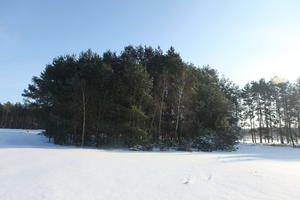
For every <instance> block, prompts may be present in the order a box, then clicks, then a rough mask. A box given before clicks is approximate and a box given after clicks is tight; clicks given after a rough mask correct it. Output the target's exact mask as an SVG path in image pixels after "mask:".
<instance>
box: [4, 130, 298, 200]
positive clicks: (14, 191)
mask: <svg viewBox="0 0 300 200" xmlns="http://www.w3.org/2000/svg"><path fill="white" fill-rule="evenodd" d="M39 132H41V131H40V130H35V131H31V130H29V131H27V130H16V129H15V130H14V129H0V199H1V200H2V199H3V200H35V199H36V200H43V199H45V200H79V199H88V200H94V199H97V200H102V199H103V200H111V199H112V200H114V199H118V200H135V199H136V200H144V199H149V200H150V199H151V200H156V199H157V200H158V199H162V200H169V199H170V200H180V199H188V200H189V199H191V200H193V199H205V200H215V199H216V200H219V199H223V200H227V199H228V200H250V199H251V200H252V199H260V200H261V199H262V200H264V199H266V200H267V199H269V200H277V199H278V200H282V199H288V200H299V199H300V173H299V170H300V149H293V148H290V147H272V146H263V145H250V144H241V145H240V147H239V150H238V151H236V152H176V151H175V152H174V151H173V152H134V151H127V150H99V149H93V148H90V149H89V148H84V149H83V148H78V147H70V146H69V147H66V146H58V145H54V144H51V143H48V140H47V138H45V137H44V136H42V135H38V133H39Z"/></svg>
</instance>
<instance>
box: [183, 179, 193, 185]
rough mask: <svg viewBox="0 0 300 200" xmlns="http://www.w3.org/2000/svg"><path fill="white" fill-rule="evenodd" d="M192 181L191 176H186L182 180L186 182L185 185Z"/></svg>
mask: <svg viewBox="0 0 300 200" xmlns="http://www.w3.org/2000/svg"><path fill="white" fill-rule="evenodd" d="M190 182H191V179H190V178H184V179H183V181H182V183H183V184H185V185H187V184H189V183H190Z"/></svg>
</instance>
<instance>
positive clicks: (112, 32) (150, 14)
mask: <svg viewBox="0 0 300 200" xmlns="http://www.w3.org/2000/svg"><path fill="white" fill-rule="evenodd" d="M299 11H300V1H298V0H106V1H104V0H103V1H102V0H85V1H83V0H45V1H40V0H19V1H17V0H1V1H0V102H6V101H11V102H22V101H23V98H22V96H21V94H22V92H23V90H24V89H26V88H27V86H28V84H29V83H31V79H32V77H33V76H39V75H40V73H41V72H42V71H43V69H44V68H45V66H46V64H49V63H51V62H52V60H53V58H55V57H57V56H60V55H66V54H77V55H78V54H79V53H80V52H82V51H85V50H87V49H89V48H90V49H92V50H93V51H95V52H97V53H99V54H102V53H103V52H104V51H106V50H109V49H110V50H112V51H116V52H120V51H121V50H122V49H123V48H124V47H125V46H127V45H133V46H138V45H147V46H152V47H157V46H160V47H161V48H162V49H163V50H167V49H168V48H169V47H170V46H174V47H175V49H176V51H177V52H179V53H180V55H181V56H182V58H183V60H184V61H186V62H190V63H193V64H194V65H196V66H199V67H201V66H204V65H210V66H211V67H213V68H215V69H217V70H218V72H219V74H220V75H224V76H225V77H227V78H229V79H230V80H232V81H233V82H235V83H236V84H238V85H240V87H242V86H243V85H244V84H245V83H247V82H250V81H252V80H258V79H260V78H266V79H270V78H271V77H274V76H280V77H282V78H285V79H288V80H290V81H295V80H296V79H297V78H298V77H300V12H299Z"/></svg>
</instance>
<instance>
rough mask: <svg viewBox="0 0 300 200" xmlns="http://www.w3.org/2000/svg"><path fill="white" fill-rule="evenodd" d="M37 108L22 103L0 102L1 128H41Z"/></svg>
mask: <svg viewBox="0 0 300 200" xmlns="http://www.w3.org/2000/svg"><path fill="white" fill-rule="evenodd" d="M35 114H36V110H35V108H33V107H32V106H30V105H27V104H21V103H10V102H6V103H3V104H1V103H0V128H23V129H39V128H41V127H40V125H39V122H38V121H37V119H36V115H35Z"/></svg>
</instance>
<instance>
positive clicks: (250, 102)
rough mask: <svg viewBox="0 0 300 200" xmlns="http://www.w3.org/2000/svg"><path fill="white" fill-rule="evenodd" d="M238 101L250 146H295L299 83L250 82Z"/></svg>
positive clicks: (299, 110) (298, 134)
mask: <svg viewBox="0 0 300 200" xmlns="http://www.w3.org/2000/svg"><path fill="white" fill-rule="evenodd" d="M241 100H242V101H241V105H242V107H243V109H242V112H241V116H240V121H241V126H243V127H245V128H247V130H249V133H250V134H251V139H252V142H253V143H257V142H260V143H262V142H263V141H265V142H274V141H277V142H279V143H281V144H284V143H287V144H292V145H293V146H295V144H296V143H298V139H299V137H300V79H298V80H297V81H296V82H295V83H290V82H288V81H286V80H283V79H281V78H279V77H274V78H273V79H271V80H270V81H266V80H265V79H260V80H259V81H252V82H251V83H248V84H246V85H245V86H244V88H243V89H242V90H241ZM257 140H258V141H257Z"/></svg>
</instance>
